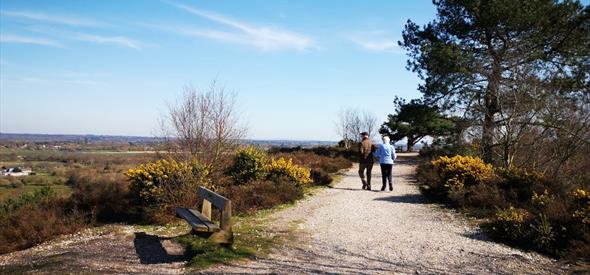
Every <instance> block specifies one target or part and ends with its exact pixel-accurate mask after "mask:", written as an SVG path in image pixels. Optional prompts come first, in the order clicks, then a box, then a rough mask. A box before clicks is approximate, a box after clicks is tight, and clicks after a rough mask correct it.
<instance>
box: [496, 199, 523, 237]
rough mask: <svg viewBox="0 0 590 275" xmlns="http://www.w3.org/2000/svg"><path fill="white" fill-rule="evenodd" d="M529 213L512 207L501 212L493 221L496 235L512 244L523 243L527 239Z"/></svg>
mask: <svg viewBox="0 0 590 275" xmlns="http://www.w3.org/2000/svg"><path fill="white" fill-rule="evenodd" d="M529 216H530V215H529V213H528V212H527V211H526V210H524V209H518V208H514V207H512V206H511V207H510V208H508V209H503V210H499V211H498V213H496V217H495V219H494V220H493V221H492V225H491V229H492V231H493V232H494V233H495V235H496V236H497V237H499V238H501V239H504V240H507V241H510V242H522V241H523V240H524V239H525V238H526V237H527V228H526V223H527V219H528V218H529Z"/></svg>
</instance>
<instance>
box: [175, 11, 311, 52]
mask: <svg viewBox="0 0 590 275" xmlns="http://www.w3.org/2000/svg"><path fill="white" fill-rule="evenodd" d="M170 5H172V6H175V7H177V8H179V9H182V10H184V11H187V12H189V13H191V14H194V15H197V16H199V17H201V18H205V19H208V20H210V21H213V22H216V23H219V24H222V25H225V26H227V27H230V28H232V29H234V30H235V31H233V32H231V31H219V30H208V29H205V30H203V29H200V30H199V29H193V30H189V29H184V30H179V31H177V32H178V33H183V34H185V35H193V36H200V37H205V38H209V39H214V40H218V41H224V42H229V43H235V44H245V45H251V46H254V47H257V48H259V49H263V50H276V49H295V50H306V49H309V48H312V47H314V41H313V39H312V38H310V37H308V36H305V35H302V34H298V33H294V32H290V31H286V30H281V29H277V28H274V27H270V26H254V25H251V24H249V23H246V22H243V21H238V20H235V19H232V18H229V17H227V16H224V15H220V14H216V13H213V12H210V11H205V10H200V9H196V8H193V7H190V6H187V5H183V4H178V3H172V2H170Z"/></svg>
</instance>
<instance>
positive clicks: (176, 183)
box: [125, 160, 212, 223]
mask: <svg viewBox="0 0 590 275" xmlns="http://www.w3.org/2000/svg"><path fill="white" fill-rule="evenodd" d="M125 175H126V176H127V178H128V179H129V181H130V183H131V185H130V195H131V197H132V198H133V199H134V202H135V203H136V204H138V205H139V206H141V207H142V211H143V215H144V218H145V219H147V220H148V221H151V222H156V223H165V222H168V221H170V220H171V219H172V218H173V217H174V208H175V207H178V206H185V207H191V206H194V205H195V203H196V201H197V192H196V190H198V188H199V186H207V187H212V186H211V185H210V184H209V183H208V182H207V181H206V177H207V175H208V170H207V169H206V168H205V167H204V166H203V165H202V164H200V163H199V162H198V161H196V160H193V161H190V162H179V161H175V160H159V161H156V162H152V163H148V164H142V165H139V167H137V168H135V169H129V170H128V171H127V172H126V173H125Z"/></svg>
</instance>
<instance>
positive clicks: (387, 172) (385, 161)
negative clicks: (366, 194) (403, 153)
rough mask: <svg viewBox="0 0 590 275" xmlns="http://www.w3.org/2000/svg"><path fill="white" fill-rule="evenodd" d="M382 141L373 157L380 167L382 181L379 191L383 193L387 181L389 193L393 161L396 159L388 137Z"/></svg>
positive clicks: (391, 182)
mask: <svg viewBox="0 0 590 275" xmlns="http://www.w3.org/2000/svg"><path fill="white" fill-rule="evenodd" d="M382 139H383V144H381V145H379V148H378V149H377V151H376V152H375V153H374V156H375V157H377V158H379V164H380V166H381V178H382V181H383V186H382V187H381V191H385V185H386V183H387V181H389V191H391V190H393V175H392V170H393V161H394V160H395V159H396V158H397V155H396V154H395V148H393V145H391V144H389V137H388V136H384V137H383V138H382Z"/></svg>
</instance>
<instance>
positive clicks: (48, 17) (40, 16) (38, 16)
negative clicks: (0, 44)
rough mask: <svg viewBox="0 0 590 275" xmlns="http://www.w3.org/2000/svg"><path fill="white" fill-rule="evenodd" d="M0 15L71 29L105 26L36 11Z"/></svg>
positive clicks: (4, 12) (89, 20) (88, 20)
mask: <svg viewBox="0 0 590 275" xmlns="http://www.w3.org/2000/svg"><path fill="white" fill-rule="evenodd" d="M0 15H2V16H8V17H15V18H22V19H27V20H33V21H41V22H47V23H54V24H61V25H68V26H73V27H98V26H105V25H106V24H105V23H103V22H99V21H96V20H92V19H83V18H75V17H69V16H64V15H55V14H47V13H42V12H36V11H0Z"/></svg>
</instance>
